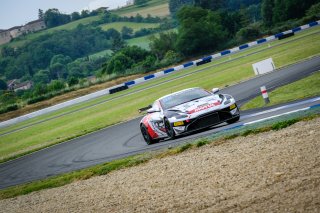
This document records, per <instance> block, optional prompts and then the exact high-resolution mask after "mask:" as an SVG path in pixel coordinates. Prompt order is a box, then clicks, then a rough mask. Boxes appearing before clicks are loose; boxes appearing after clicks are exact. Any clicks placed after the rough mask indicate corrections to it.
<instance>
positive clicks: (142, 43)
mask: <svg viewBox="0 0 320 213" xmlns="http://www.w3.org/2000/svg"><path fill="white" fill-rule="evenodd" d="M149 37H150V35H147V36H142V37H138V38H132V39H128V40H127V43H128V45H129V46H134V45H136V46H138V47H141V48H143V49H146V50H150V47H149V43H150V40H149Z"/></svg>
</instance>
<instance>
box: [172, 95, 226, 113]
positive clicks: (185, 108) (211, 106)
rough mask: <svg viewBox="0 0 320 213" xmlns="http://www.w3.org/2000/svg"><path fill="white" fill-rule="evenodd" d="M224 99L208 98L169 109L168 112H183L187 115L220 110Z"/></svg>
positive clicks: (217, 97)
mask: <svg viewBox="0 0 320 213" xmlns="http://www.w3.org/2000/svg"><path fill="white" fill-rule="evenodd" d="M221 101H222V99H221V98H220V97H219V96H208V97H204V98H200V99H196V100H193V101H190V102H187V103H183V104H180V105H178V106H175V107H172V108H170V109H168V111H177V112H183V113H186V114H193V113H200V112H202V111H208V110H210V111H211V110H215V109H219V108H220V105H221Z"/></svg>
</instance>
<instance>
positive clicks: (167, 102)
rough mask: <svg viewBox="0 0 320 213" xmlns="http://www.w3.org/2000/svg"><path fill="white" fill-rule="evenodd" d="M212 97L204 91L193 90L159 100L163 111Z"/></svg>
mask: <svg viewBox="0 0 320 213" xmlns="http://www.w3.org/2000/svg"><path fill="white" fill-rule="evenodd" d="M209 95H212V94H211V93H209V92H208V91H206V90H203V89H199V88H195V89H191V90H186V91H183V92H181V93H176V94H172V95H169V96H166V97H164V98H162V99H160V102H161V105H162V107H163V109H169V108H171V107H174V106H178V105H180V104H183V103H187V102H189V101H192V100H196V99H199V98H203V97H206V96H209Z"/></svg>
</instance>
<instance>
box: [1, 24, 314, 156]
mask: <svg viewBox="0 0 320 213" xmlns="http://www.w3.org/2000/svg"><path fill="white" fill-rule="evenodd" d="M310 32H319V28H316V29H313V30H312V31H306V32H305V34H308V33H310ZM305 34H302V35H305ZM299 36H301V35H297V37H296V38H299V39H298V40H292V42H290V43H285V44H283V42H284V41H283V40H282V41H275V42H273V43H272V45H275V44H283V45H280V46H276V47H274V48H269V47H268V45H269V44H266V45H264V46H263V45H262V46H258V47H256V48H252V49H249V50H247V51H243V52H240V53H238V54H234V55H232V56H230V57H224V58H220V59H218V60H215V61H213V62H212V63H209V64H206V65H203V66H201V67H193V68H190V69H187V70H184V71H181V72H176V73H174V74H171V75H169V76H166V77H164V78H160V79H155V80H153V81H150V82H146V83H144V84H141V85H137V86H135V87H133V88H132V89H130V90H127V91H123V92H120V93H118V94H114V95H110V96H103V97H100V98H97V99H95V100H91V101H88V102H85V103H81V104H78V105H74V106H71V107H67V108H64V109H62V110H59V111H56V112H53V113H50V114H46V115H43V116H39V117H37V118H33V119H30V120H28V121H25V122H21V123H19V124H17V125H13V126H10V127H7V128H2V129H0V133H3V132H8V131H10V130H13V129H16V128H19V127H23V126H25V125H30V124H31V123H36V122H39V121H43V120H47V121H46V122H43V123H39V124H37V125H33V126H30V127H28V128H26V129H24V130H23V131H18V132H14V133H12V134H9V135H4V136H1V141H0V156H1V157H0V158H1V159H2V161H4V160H6V159H8V158H11V159H12V158H14V157H15V156H20V155H23V153H30V150H31V151H32V150H38V149H39V147H40V148H41V147H42V148H43V147H47V146H50V145H53V144H57V143H61V142H64V141H66V140H68V139H70V138H74V137H78V136H81V135H84V134H88V133H90V132H93V131H96V130H99V129H102V128H105V127H107V126H110V125H112V124H115V123H119V122H121V121H126V120H129V119H131V118H133V117H136V116H138V115H139V114H138V112H137V110H135V109H139V108H141V107H144V106H146V105H148V104H150V103H152V102H153V101H154V100H155V99H156V98H158V97H160V96H163V95H164V94H168V93H171V92H175V91H178V90H181V89H185V88H188V87H204V88H206V89H211V88H212V87H221V88H222V87H224V85H226V84H229V85H230V84H234V83H236V82H239V81H241V80H245V79H248V78H250V77H252V76H253V71H252V67H251V64H252V63H255V62H257V61H259V60H262V59H265V58H267V57H270V56H272V57H273V59H274V61H275V63H276V65H277V67H281V66H286V65H288V64H292V63H295V62H296V61H299V60H303V59H305V58H308V57H311V56H314V55H317V54H319V48H320V43H319V42H317V41H318V39H319V36H320V35H319V33H316V34H311V35H309V36H307V37H299ZM288 41H290V39H289V40H287V41H286V42H288ZM289 48H290V49H292V51H290V52H288V51H287V50H288V49H289ZM257 50H263V51H261V52H259V53H256V54H254V55H249V54H250V53H252V52H254V51H257ZM246 54H248V55H246ZM237 56H245V57H243V58H240V59H238V60H235V61H229V60H230V58H231V57H233V58H235V57H237ZM199 70H201V72H198V73H196V71H199ZM185 74H189V75H187V76H185V77H183V78H180V79H178V78H176V77H179V76H182V75H185ZM173 78H176V79H173ZM170 79H172V80H171V81H168V80H170ZM156 83H162V84H161V85H158V86H156V87H152V86H153V85H154V84H156ZM150 86H151V87H150ZM147 87H150V88H148V89H146V90H144V91H139V90H141V89H144V88H147ZM130 93H131V94H130ZM121 95H126V96H123V97H120V96H121ZM111 98H113V100H110V99H111ZM86 107H87V108H86ZM80 109H81V110H80ZM106 109H108V110H106ZM76 110H80V111H78V112H76ZM65 113H69V114H67V115H65V116H62V117H59V118H56V119H50V118H53V117H54V116H60V115H61V114H65Z"/></svg>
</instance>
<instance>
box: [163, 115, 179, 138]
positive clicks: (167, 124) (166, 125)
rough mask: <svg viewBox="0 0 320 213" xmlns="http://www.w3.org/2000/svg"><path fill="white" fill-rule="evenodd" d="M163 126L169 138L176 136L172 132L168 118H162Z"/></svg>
mask: <svg viewBox="0 0 320 213" xmlns="http://www.w3.org/2000/svg"><path fill="white" fill-rule="evenodd" d="M164 126H165V128H166V131H167V135H168V137H169V138H170V139H174V138H175V137H176V133H175V132H174V130H173V127H172V126H171V124H170V122H169V120H168V118H165V119H164Z"/></svg>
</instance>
